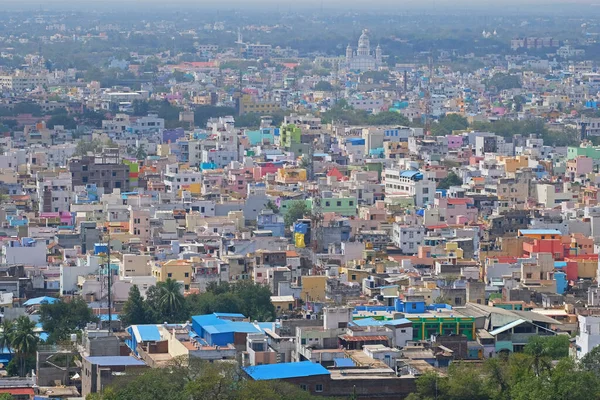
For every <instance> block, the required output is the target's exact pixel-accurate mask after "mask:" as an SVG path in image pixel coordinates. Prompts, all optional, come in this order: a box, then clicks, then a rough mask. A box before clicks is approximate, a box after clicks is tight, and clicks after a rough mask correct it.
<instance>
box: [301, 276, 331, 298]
mask: <svg viewBox="0 0 600 400" xmlns="http://www.w3.org/2000/svg"><path fill="white" fill-rule="evenodd" d="M326 287H327V277H326V276H325V275H317V276H303V277H302V291H301V292H300V293H301V296H300V298H301V299H302V300H303V301H324V300H325V288H326Z"/></svg>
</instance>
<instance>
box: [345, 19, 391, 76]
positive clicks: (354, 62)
mask: <svg viewBox="0 0 600 400" xmlns="http://www.w3.org/2000/svg"><path fill="white" fill-rule="evenodd" d="M382 58H383V56H382V54H381V47H379V46H377V48H376V49H375V52H374V53H371V42H370V41H369V32H368V31H367V30H366V29H364V30H363V32H362V35H360V38H359V39H358V48H357V50H356V52H354V51H353V50H352V47H350V45H348V47H347V48H346V67H347V68H348V69H351V70H356V71H373V70H376V69H378V68H379V67H380V66H381V64H382Z"/></svg>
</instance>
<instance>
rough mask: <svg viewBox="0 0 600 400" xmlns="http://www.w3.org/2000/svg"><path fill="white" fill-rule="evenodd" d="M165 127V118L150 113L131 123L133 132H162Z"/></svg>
mask: <svg viewBox="0 0 600 400" xmlns="http://www.w3.org/2000/svg"><path fill="white" fill-rule="evenodd" d="M163 129H165V120H164V118H159V117H158V115H157V114H148V115H147V116H146V117H141V118H138V119H137V121H135V122H134V123H132V124H131V131H132V132H133V133H151V132H161V131H162V130H163Z"/></svg>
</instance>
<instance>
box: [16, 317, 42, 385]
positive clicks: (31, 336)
mask: <svg viewBox="0 0 600 400" xmlns="http://www.w3.org/2000/svg"><path fill="white" fill-rule="evenodd" d="M34 328H35V323H34V322H33V321H32V320H30V319H29V318H27V317H26V316H21V317H19V318H17V320H16V322H15V328H14V333H13V335H12V341H11V342H12V346H13V348H14V349H15V350H16V351H17V357H18V358H19V363H20V365H19V371H20V372H19V374H20V375H21V376H25V361H26V359H27V357H28V356H30V355H32V354H34V353H35V352H36V350H37V343H38V338H37V336H35V333H34V332H33V330H34Z"/></svg>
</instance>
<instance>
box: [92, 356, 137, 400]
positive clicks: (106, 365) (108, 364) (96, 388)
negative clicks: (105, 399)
mask: <svg viewBox="0 0 600 400" xmlns="http://www.w3.org/2000/svg"><path fill="white" fill-rule="evenodd" d="M143 368H147V366H146V364H145V363H144V362H143V361H142V360H138V359H137V358H135V357H133V356H94V357H83V358H82V360H81V372H82V373H81V395H82V396H84V397H86V396H87V395H88V394H90V393H98V392H102V390H103V389H104V388H105V387H108V386H110V385H111V384H112V383H113V382H114V380H115V379H117V377H118V378H119V379H123V377H124V376H127V375H131V376H132V377H134V376H136V374H137V373H138V372H139V370H140V369H143Z"/></svg>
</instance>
